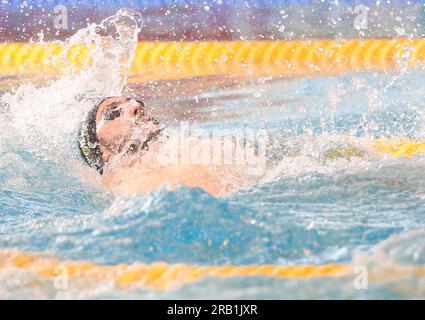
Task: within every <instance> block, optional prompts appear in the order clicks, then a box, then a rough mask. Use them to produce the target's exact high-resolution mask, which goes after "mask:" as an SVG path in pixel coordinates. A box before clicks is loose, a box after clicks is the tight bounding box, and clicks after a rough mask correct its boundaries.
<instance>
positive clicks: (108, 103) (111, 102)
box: [96, 97, 130, 122]
mask: <svg viewBox="0 0 425 320" xmlns="http://www.w3.org/2000/svg"><path fill="white" fill-rule="evenodd" d="M128 100H130V98H127V97H110V98H107V99H105V100H103V101H102V103H101V104H100V105H99V109H97V114H96V122H99V120H100V119H101V118H102V115H103V114H104V112H105V110H107V109H109V108H111V107H112V106H117V105H120V104H121V103H125V102H127V101H128Z"/></svg>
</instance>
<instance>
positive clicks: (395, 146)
mask: <svg viewBox="0 0 425 320" xmlns="http://www.w3.org/2000/svg"><path fill="white" fill-rule="evenodd" d="M371 147H372V148H373V149H374V150H375V151H376V152H378V153H379V154H390V155H392V156H394V157H396V158H399V157H407V158H410V157H412V156H413V155H415V154H418V153H424V152H425V142H423V141H412V140H409V139H407V138H392V139H387V138H379V139H376V140H374V141H373V142H372V144H371Z"/></svg>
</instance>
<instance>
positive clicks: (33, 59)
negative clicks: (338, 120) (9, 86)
mask: <svg viewBox="0 0 425 320" xmlns="http://www.w3.org/2000/svg"><path fill="white" fill-rule="evenodd" d="M64 50H65V49H64V47H63V46H61V45H60V44H37V43H1V44H0V69H1V70H2V71H1V73H2V74H1V75H2V76H6V75H16V74H40V73H42V74H57V73H58V72H61V70H63V68H64V66H65V65H72V66H74V67H75V69H76V70H78V68H81V67H82V66H83V65H84V62H85V61H86V59H87V58H88V56H89V54H88V49H87V47H85V46H82V45H74V46H71V47H70V48H67V49H66V52H64ZM62 55H63V56H66V60H65V61H64V60H63V59H62V58H61V57H62ZM406 59H407V66H408V67H410V68H418V67H420V66H422V65H423V64H424V62H425V39H411V40H408V39H405V38H399V39H354V40H345V39H339V40H291V41H204V42H139V43H138V45H137V48H136V52H135V56H134V60H133V64H132V66H131V68H130V76H133V79H132V78H130V80H132V81H149V80H165V79H177V78H188V77H200V76H216V75H223V74H233V75H236V76H241V77H245V76H246V77H251V76H274V77H277V76H308V75H335V74H340V73H343V72H359V71H397V70H400V68H402V67H403V66H402V64H403V63H405V62H404V61H405V60H406Z"/></svg>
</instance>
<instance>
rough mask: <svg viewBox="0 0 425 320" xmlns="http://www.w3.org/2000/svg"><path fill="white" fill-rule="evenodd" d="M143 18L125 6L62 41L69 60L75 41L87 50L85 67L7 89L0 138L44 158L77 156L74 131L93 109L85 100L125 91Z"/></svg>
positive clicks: (3, 98)
mask: <svg viewBox="0 0 425 320" xmlns="http://www.w3.org/2000/svg"><path fill="white" fill-rule="evenodd" d="M141 21H142V20H141V16H140V15H138V14H135V13H133V12H131V11H130V10H128V9H121V10H119V11H118V12H117V13H116V14H115V15H114V16H112V17H109V18H107V19H105V20H103V21H102V22H101V23H100V24H91V25H89V26H88V27H87V28H84V29H81V30H79V31H78V32H77V33H76V34H75V35H74V36H72V37H71V38H70V39H68V40H67V41H66V42H64V43H61V45H62V46H63V48H64V50H63V55H62V59H63V62H64V63H65V64H67V63H68V61H67V58H66V53H67V51H68V50H69V49H70V48H72V47H73V46H75V45H83V46H86V47H87V48H88V50H89V55H88V59H87V60H86V61H85V64H84V66H83V68H82V69H81V70H79V71H78V73H77V74H76V72H75V70H74V69H73V68H72V67H70V66H69V67H67V68H65V71H64V74H63V75H61V77H60V78H59V79H55V80H51V81H50V82H49V83H48V84H47V85H44V86H36V85H34V84H24V85H22V86H20V87H19V88H17V89H16V90H14V91H12V92H8V93H5V94H4V95H3V96H2V97H1V103H2V105H4V106H7V111H3V112H2V113H3V117H2V122H4V123H5V125H6V126H7V128H6V129H5V130H4V131H3V132H2V133H4V134H2V138H1V139H2V140H5V139H6V140H7V139H9V140H13V143H12V144H14V145H16V144H19V145H20V146H21V147H22V148H24V149H26V150H30V151H31V152H34V153H36V154H39V155H41V156H43V157H44V155H46V154H52V153H54V154H55V157H57V156H59V157H61V158H62V159H64V158H67V157H68V158H69V156H70V155H71V156H72V155H75V143H74V140H75V139H74V136H75V131H76V129H77V126H78V123H79V121H80V119H81V117H82V115H83V113H85V112H86V111H87V110H88V109H89V108H90V107H91V105H90V103H89V102H88V101H87V100H86V99H85V98H98V97H103V96H111V95H119V94H121V93H122V91H123V88H124V86H125V84H126V82H127V77H128V70H129V68H130V65H131V63H132V61H133V57H134V52H135V49H136V45H137V35H138V33H139V31H140V29H141ZM2 109H3V110H4V109H5V107H3V108H2ZM9 142H10V141H9ZM0 143H2V144H7V143H5V142H0Z"/></svg>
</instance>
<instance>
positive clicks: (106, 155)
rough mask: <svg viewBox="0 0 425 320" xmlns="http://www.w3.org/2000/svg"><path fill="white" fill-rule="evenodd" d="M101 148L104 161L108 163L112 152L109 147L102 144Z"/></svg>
mask: <svg viewBox="0 0 425 320" xmlns="http://www.w3.org/2000/svg"><path fill="white" fill-rule="evenodd" d="M100 149H101V151H102V159H103V163H108V162H109V159H110V158H111V155H112V153H111V152H110V151H109V150H108V149H106V148H103V147H102V146H100Z"/></svg>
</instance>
